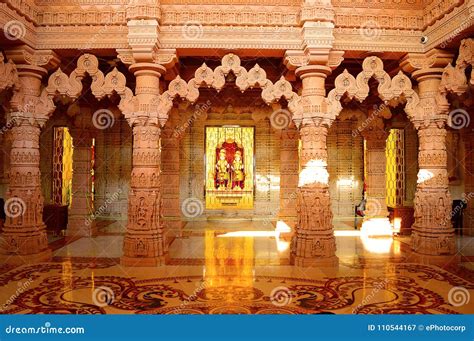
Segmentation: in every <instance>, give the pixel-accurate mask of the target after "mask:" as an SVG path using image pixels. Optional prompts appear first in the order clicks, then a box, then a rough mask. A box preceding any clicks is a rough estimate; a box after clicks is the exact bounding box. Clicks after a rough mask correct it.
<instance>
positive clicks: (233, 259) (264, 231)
mask: <svg viewBox="0 0 474 341" xmlns="http://www.w3.org/2000/svg"><path fill="white" fill-rule="evenodd" d="M119 225H120V224H114V223H107V224H103V227H104V228H103V229H101V233H100V235H99V236H97V237H93V238H80V239H76V240H70V241H68V242H63V243H62V244H61V243H59V242H57V241H56V242H55V243H54V245H55V246H54V248H55V251H54V258H53V261H52V262H49V263H42V264H37V265H30V266H21V267H16V268H11V267H8V266H5V265H2V266H1V267H0V313H3V314H15V313H20V314H31V313H32V314H43V313H60V314H466V313H471V314H472V313H474V302H473V299H472V298H471V297H473V295H474V268H473V260H474V238H473V237H459V238H458V249H459V254H458V255H457V257H455V258H453V259H451V260H447V261H446V263H444V264H439V265H438V266H435V265H428V264H421V263H420V262H419V261H418V259H417V258H416V257H414V256H413V255H412V253H411V252H410V248H409V238H408V237H394V238H367V237H364V236H361V235H360V232H359V231H355V230H351V229H346V230H337V231H336V242H337V256H338V258H339V265H338V266H337V267H332V268H300V267H294V266H290V265H289V241H288V238H287V236H284V235H281V234H279V233H277V232H275V230H274V229H272V228H268V227H264V228H262V225H261V224H260V223H256V224H248V223H247V224H246V223H245V222H237V223H233V224H232V226H229V225H225V224H222V223H218V222H215V223H209V224H202V223H200V224H197V225H196V224H195V225H192V226H186V227H185V229H184V230H183V233H182V235H181V236H179V237H177V238H176V239H175V240H174V241H173V242H172V244H171V245H170V247H169V252H168V254H169V259H168V261H167V265H165V266H160V267H152V268H130V267H122V266H121V265H120V256H121V254H122V250H121V248H122V241H123V235H122V234H121V233H119V231H120V226H119Z"/></svg>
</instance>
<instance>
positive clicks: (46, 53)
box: [5, 46, 59, 127]
mask: <svg viewBox="0 0 474 341" xmlns="http://www.w3.org/2000/svg"><path fill="white" fill-rule="evenodd" d="M5 54H6V55H7V57H8V58H9V59H10V60H12V61H13V62H14V63H15V64H16V69H17V72H18V79H19V89H18V91H16V92H15V93H14V95H13V97H12V100H11V107H12V113H11V119H12V120H13V121H15V122H16V123H17V124H18V123H19V122H21V121H24V120H27V121H28V122H29V124H32V125H38V126H40V127H41V126H43V124H44V123H45V122H46V120H47V116H46V113H37V106H38V105H39V104H40V95H41V87H42V79H43V77H44V76H45V75H47V74H48V69H53V68H56V67H57V66H58V65H59V59H58V57H57V55H56V54H55V53H54V52H53V51H51V50H33V49H32V48H31V47H29V46H21V47H17V48H13V49H10V50H7V51H5Z"/></svg>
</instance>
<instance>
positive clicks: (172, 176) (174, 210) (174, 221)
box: [161, 115, 183, 245]
mask: <svg viewBox="0 0 474 341" xmlns="http://www.w3.org/2000/svg"><path fill="white" fill-rule="evenodd" d="M175 117H176V115H175ZM173 126H174V124H173ZM173 126H172V125H169V126H168V125H167V126H166V127H165V128H164V129H163V132H162V139H161V148H162V158H161V160H162V174H163V178H165V179H166V181H165V182H163V218H164V220H163V223H164V227H165V234H166V236H167V237H168V238H173V237H175V236H178V235H179V234H180V231H181V228H182V227H183V222H182V221H181V209H180V205H179V182H180V177H179V167H180V162H179V160H180V157H179V145H180V137H181V135H179V134H177V133H176V132H177V130H176V129H174V127H173ZM166 244H167V245H168V242H167V243H166Z"/></svg>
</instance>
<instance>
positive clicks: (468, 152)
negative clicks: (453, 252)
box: [462, 111, 474, 236]
mask: <svg viewBox="0 0 474 341" xmlns="http://www.w3.org/2000/svg"><path fill="white" fill-rule="evenodd" d="M472 113H473V111H471V115H472ZM471 127H472V128H471ZM471 127H469V128H468V129H465V132H464V135H463V140H464V146H465V160H464V165H465V170H464V181H465V186H464V193H465V200H466V203H467V207H466V209H465V211H464V221H463V230H462V234H463V235H468V236H474V175H473V174H474V124H473V123H471Z"/></svg>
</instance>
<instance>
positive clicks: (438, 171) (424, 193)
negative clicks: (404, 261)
mask: <svg viewBox="0 0 474 341" xmlns="http://www.w3.org/2000/svg"><path fill="white" fill-rule="evenodd" d="M418 135H419V141H420V151H419V157H418V159H419V164H420V170H419V172H418V185H417V189H416V194H415V224H414V225H413V232H412V247H413V250H414V251H415V252H417V253H420V254H424V255H432V256H439V255H452V254H454V253H455V252H456V245H455V238H454V229H453V227H452V224H451V211H452V200H451V194H450V193H449V189H448V171H447V168H446V167H447V154H446V129H444V128H438V127H437V126H435V125H431V126H429V127H421V128H420V129H419V131H418Z"/></svg>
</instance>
